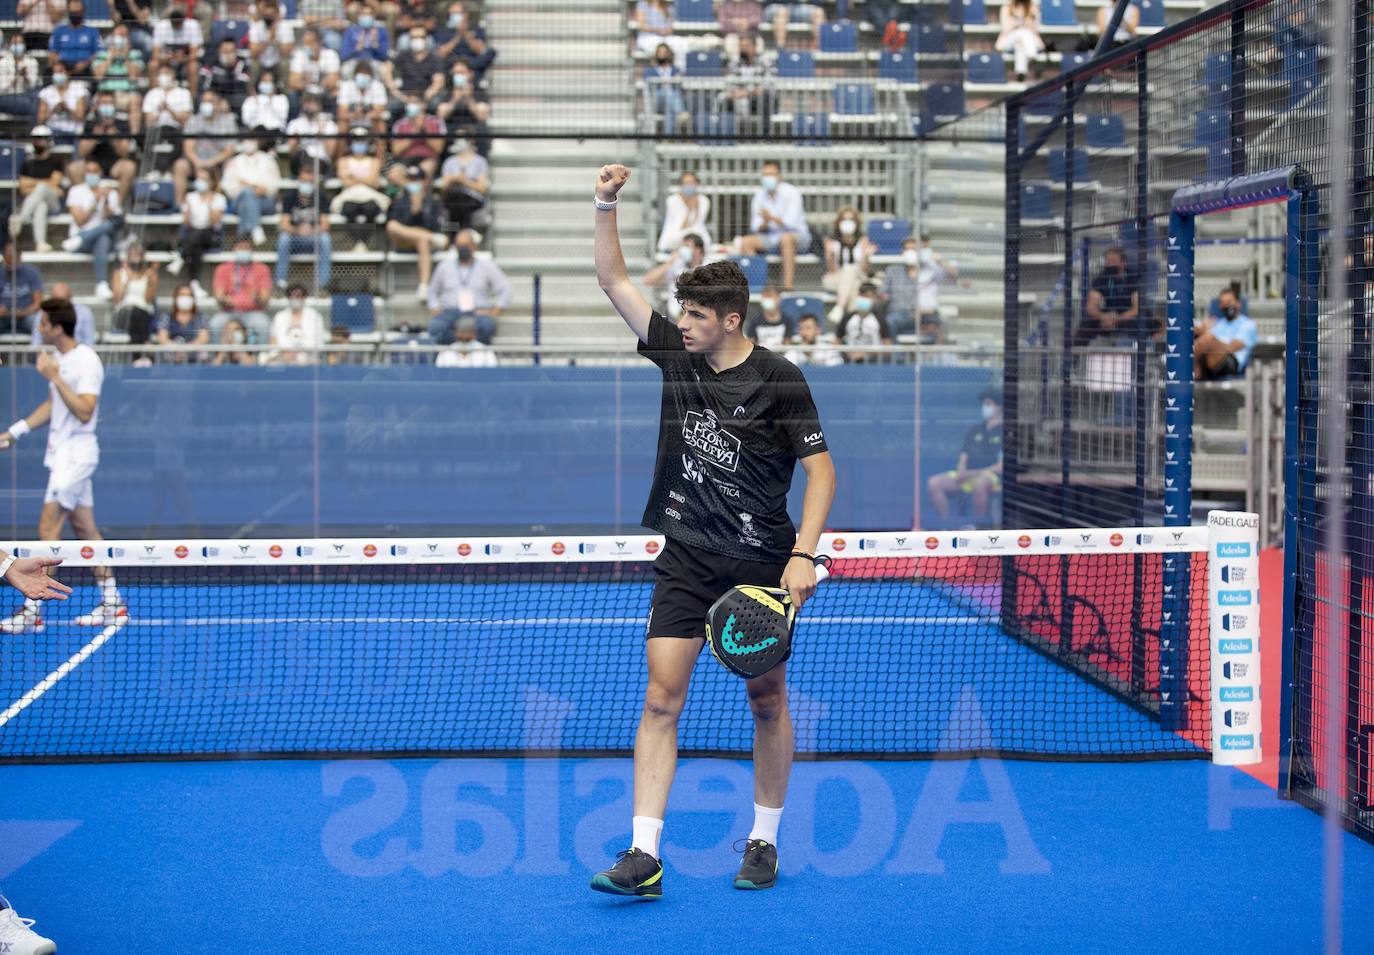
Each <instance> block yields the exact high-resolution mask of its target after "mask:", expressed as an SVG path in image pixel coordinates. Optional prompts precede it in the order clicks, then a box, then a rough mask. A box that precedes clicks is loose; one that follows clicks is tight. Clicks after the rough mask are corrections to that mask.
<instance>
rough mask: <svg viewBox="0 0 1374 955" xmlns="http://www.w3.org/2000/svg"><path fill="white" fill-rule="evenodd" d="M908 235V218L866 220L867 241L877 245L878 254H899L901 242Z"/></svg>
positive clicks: (909, 221) (909, 231)
mask: <svg viewBox="0 0 1374 955" xmlns="http://www.w3.org/2000/svg"><path fill="white" fill-rule="evenodd" d="M910 235H911V220H910V219H870V220H868V241H870V242H872V243H873V244H874V245H875V246H877V247H878V254H879V255H901V253H902V243H903V242H905V241H906V240H907V238H908V237H909V236H910Z"/></svg>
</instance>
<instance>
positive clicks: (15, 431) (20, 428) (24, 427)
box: [10, 418, 33, 441]
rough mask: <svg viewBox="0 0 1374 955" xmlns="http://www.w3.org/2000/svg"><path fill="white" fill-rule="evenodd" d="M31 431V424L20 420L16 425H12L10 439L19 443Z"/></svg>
mask: <svg viewBox="0 0 1374 955" xmlns="http://www.w3.org/2000/svg"><path fill="white" fill-rule="evenodd" d="M31 430H33V429H32V428H30V427H29V423H28V422H27V421H25V420H24V419H23V418H20V419H19V420H18V421H16V422H15V423H14V424H12V425H10V437H11V438H13V439H14V440H16V441H18V440H19V439H20V438H22V437H23V436H24V435H26V434H28V433H29V432H30V431H31Z"/></svg>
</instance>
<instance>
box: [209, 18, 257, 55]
mask: <svg viewBox="0 0 1374 955" xmlns="http://www.w3.org/2000/svg"><path fill="white" fill-rule="evenodd" d="M247 37H248V21H247V20H216V21H215V22H214V23H213V24H211V26H210V49H211V50H214V49H217V48H218V47H219V45H220V43H221V42H222V41H224V40H233V41H234V42H235V43H237V44H238V45H239V46H243V44H244V41H245V40H246V39H247Z"/></svg>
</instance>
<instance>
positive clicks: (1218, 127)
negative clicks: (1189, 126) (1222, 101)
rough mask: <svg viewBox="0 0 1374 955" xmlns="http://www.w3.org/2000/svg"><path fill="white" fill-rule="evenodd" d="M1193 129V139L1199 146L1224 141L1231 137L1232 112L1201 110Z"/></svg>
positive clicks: (1212, 144)
mask: <svg viewBox="0 0 1374 955" xmlns="http://www.w3.org/2000/svg"><path fill="white" fill-rule="evenodd" d="M1193 129H1194V133H1193V141H1194V142H1196V143H1197V144H1198V145H1199V146H1215V145H1218V144H1219V143H1224V142H1226V141H1227V140H1228V139H1230V138H1231V114H1230V113H1229V112H1226V111H1223V110H1217V109H1204V110H1200V111H1199V112H1198V114H1197V118H1196V120H1195V121H1194V125H1193Z"/></svg>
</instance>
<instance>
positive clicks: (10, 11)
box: [0, 0, 19, 20]
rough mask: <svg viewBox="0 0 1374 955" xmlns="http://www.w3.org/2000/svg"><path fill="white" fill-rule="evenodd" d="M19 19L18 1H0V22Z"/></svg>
mask: <svg viewBox="0 0 1374 955" xmlns="http://www.w3.org/2000/svg"><path fill="white" fill-rule="evenodd" d="M18 19H19V0H0V20H18Z"/></svg>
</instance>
